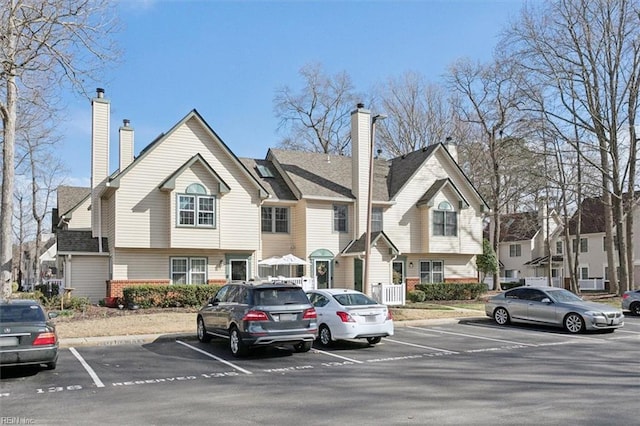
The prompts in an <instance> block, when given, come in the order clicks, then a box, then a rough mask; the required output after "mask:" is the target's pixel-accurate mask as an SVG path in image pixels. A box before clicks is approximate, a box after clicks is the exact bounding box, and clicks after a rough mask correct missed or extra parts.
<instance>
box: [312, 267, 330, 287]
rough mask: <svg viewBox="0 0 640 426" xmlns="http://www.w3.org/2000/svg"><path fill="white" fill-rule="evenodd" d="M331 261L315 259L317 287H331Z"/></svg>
mask: <svg viewBox="0 0 640 426" xmlns="http://www.w3.org/2000/svg"><path fill="white" fill-rule="evenodd" d="M330 264H331V262H330V261H329V260H314V261H313V270H314V271H315V274H316V283H317V284H318V286H317V288H329V287H330V280H329V276H330V271H329V266H330Z"/></svg>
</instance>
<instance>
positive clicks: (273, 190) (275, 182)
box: [240, 158, 297, 201]
mask: <svg viewBox="0 0 640 426" xmlns="http://www.w3.org/2000/svg"><path fill="white" fill-rule="evenodd" d="M240 161H242V163H243V164H244V165H245V167H246V168H247V170H249V172H250V173H251V174H252V175H253V176H254V178H255V179H258V180H260V182H261V183H262V186H263V187H265V188H266V189H267V191H269V193H270V194H271V196H272V197H273V198H275V199H277V200H286V201H295V200H297V198H296V196H295V195H293V192H291V189H290V188H289V186H288V185H287V183H286V182H285V180H284V178H283V177H282V175H281V174H280V173H278V172H276V171H275V166H274V164H273V162H271V161H269V160H255V159H253V158H240ZM258 166H263V167H267V168H268V169H269V170H271V172H273V177H262V176H260V175H259V173H258V170H257V169H258Z"/></svg>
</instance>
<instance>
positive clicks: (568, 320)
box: [564, 313, 584, 334]
mask: <svg viewBox="0 0 640 426" xmlns="http://www.w3.org/2000/svg"><path fill="white" fill-rule="evenodd" d="M564 329H565V330H567V331H568V332H569V333H573V334H575V333H580V332H581V331H582V330H584V319H582V317H581V316H580V315H578V314H576V313H570V314H568V315H567V316H566V317H564Z"/></svg>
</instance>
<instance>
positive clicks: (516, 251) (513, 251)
mask: <svg viewBox="0 0 640 426" xmlns="http://www.w3.org/2000/svg"><path fill="white" fill-rule="evenodd" d="M520 256H522V246H521V245H520V244H509V257H520Z"/></svg>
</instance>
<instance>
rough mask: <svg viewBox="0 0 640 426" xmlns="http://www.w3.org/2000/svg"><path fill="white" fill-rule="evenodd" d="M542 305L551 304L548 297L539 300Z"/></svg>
mask: <svg viewBox="0 0 640 426" xmlns="http://www.w3.org/2000/svg"><path fill="white" fill-rule="evenodd" d="M541 302H542V303H546V304H547V305H550V304H551V299H549V298H548V297H545V298H544V299H542V300H541Z"/></svg>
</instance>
